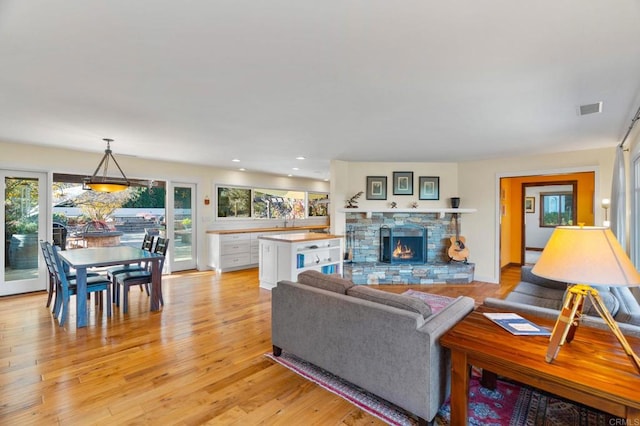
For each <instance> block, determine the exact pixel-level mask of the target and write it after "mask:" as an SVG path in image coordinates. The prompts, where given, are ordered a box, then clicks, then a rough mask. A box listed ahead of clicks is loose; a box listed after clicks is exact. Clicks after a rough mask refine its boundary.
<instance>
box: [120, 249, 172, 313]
mask: <svg viewBox="0 0 640 426" xmlns="http://www.w3.org/2000/svg"><path fill="white" fill-rule="evenodd" d="M168 247H169V239H168V238H162V237H158V241H157V242H156V246H155V248H154V250H153V252H154V253H156V254H161V255H162V256H163V257H162V259H161V260H160V265H159V270H160V273H161V274H162V268H163V266H164V259H165V258H164V256H166V255H167V248H168ZM151 265H152V263H151V262H147V267H146V269H144V270H139V271H131V272H126V273H123V274H118V275H117V276H116V282H117V284H116V286H117V287H118V290H117V292H118V298H117V301H116V305H117V306H120V298H122V312H123V313H125V314H126V313H127V312H128V311H129V288H130V287H131V286H134V285H144V287H145V289H146V290H147V295H148V296H149V295H150V293H151V292H150V290H149V285H150V284H151V283H152V279H153V276H152V274H151ZM120 286H122V288H121V289H120ZM160 304H162V305H164V299H163V298H162V287H160Z"/></svg>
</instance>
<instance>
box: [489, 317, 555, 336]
mask: <svg viewBox="0 0 640 426" xmlns="http://www.w3.org/2000/svg"><path fill="white" fill-rule="evenodd" d="M484 316H485V317H487V318H489V319H490V320H491V321H493V322H495V323H496V324H498V325H499V326H500V327H502V328H504V329H505V330H507V331H508V332H509V333H511V334H515V335H516V336H550V335H551V331H550V330H548V329H546V328H544V327H541V326H539V325H537V324H535V323H533V322H531V321H529V320H528V319H526V318H523V317H521V316H520V315H518V314H514V313H509V312H498V313H493V312H485V313H484Z"/></svg>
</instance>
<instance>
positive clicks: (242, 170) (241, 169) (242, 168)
mask: <svg viewBox="0 0 640 426" xmlns="http://www.w3.org/2000/svg"><path fill="white" fill-rule="evenodd" d="M238 170H240V171H241V172H244V171H246V170H247V169H245V168H244V167H240V168H239V169H238Z"/></svg>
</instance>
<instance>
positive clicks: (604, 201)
mask: <svg viewBox="0 0 640 426" xmlns="http://www.w3.org/2000/svg"><path fill="white" fill-rule="evenodd" d="M610 206H611V200H610V199H608V198H603V199H602V208H603V209H604V221H603V222H602V226H606V227H607V228H608V227H610V226H611V222H609V218H608V217H607V212H608V211H609V207H610Z"/></svg>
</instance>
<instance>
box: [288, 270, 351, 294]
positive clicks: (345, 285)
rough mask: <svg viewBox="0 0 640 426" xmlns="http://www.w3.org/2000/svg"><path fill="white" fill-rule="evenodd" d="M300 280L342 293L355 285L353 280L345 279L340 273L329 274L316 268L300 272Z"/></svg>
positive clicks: (313, 285)
mask: <svg viewBox="0 0 640 426" xmlns="http://www.w3.org/2000/svg"><path fill="white" fill-rule="evenodd" d="M298 282H299V283H300V284H305V285H309V286H311V287H315V288H320V289H322V290H328V291H333V292H334V293H340V294H347V290H348V289H350V288H351V287H353V283H352V282H351V281H349V280H345V279H344V278H342V277H341V276H340V275H338V274H334V275H327V274H323V273H322V272H320V271H314V270H309V271H304V272H301V273H300V274H298Z"/></svg>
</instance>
